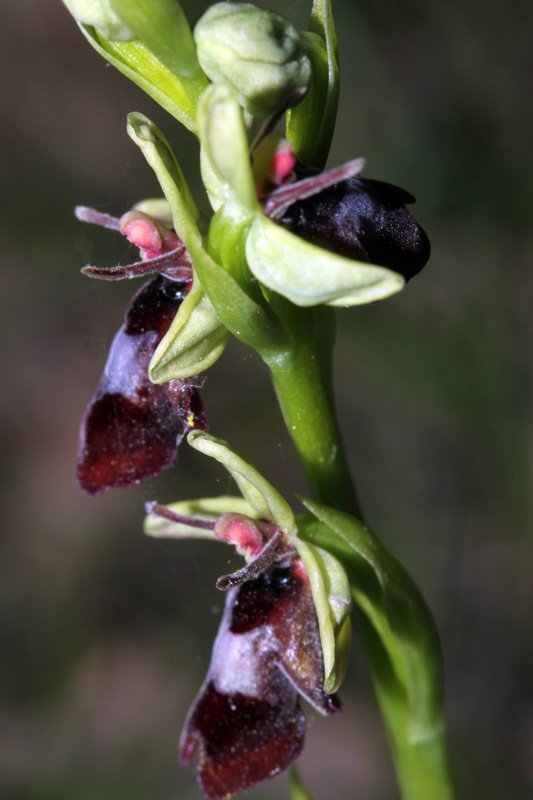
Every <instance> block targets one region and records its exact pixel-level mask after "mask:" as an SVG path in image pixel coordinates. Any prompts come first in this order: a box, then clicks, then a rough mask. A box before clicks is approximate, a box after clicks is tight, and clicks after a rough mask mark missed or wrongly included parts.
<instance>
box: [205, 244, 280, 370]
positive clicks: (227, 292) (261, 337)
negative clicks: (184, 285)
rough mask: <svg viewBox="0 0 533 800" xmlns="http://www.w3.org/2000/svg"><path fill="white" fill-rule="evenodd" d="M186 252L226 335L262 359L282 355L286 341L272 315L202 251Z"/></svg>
mask: <svg viewBox="0 0 533 800" xmlns="http://www.w3.org/2000/svg"><path fill="white" fill-rule="evenodd" d="M189 252H190V255H191V258H192V260H193V263H194V266H195V268H196V271H197V273H198V276H199V278H200V281H201V283H202V286H203V287H204V290H205V292H206V294H207V296H208V297H209V299H210V301H211V303H212V304H213V306H214V308H215V310H216V312H217V314H218V315H219V317H220V320H221V322H222V323H223V324H224V325H225V326H226V328H227V329H228V330H229V331H230V333H232V334H233V336H235V338H236V339H239V341H241V342H242V343H243V344H245V345H247V346H248V347H251V348H252V349H253V350H256V351H257V352H258V353H260V354H261V356H263V357H264V358H265V359H267V358H274V357H275V355H276V354H277V353H279V352H280V351H283V350H284V349H285V348H286V347H287V337H286V335H285V333H284V331H283V329H282V327H281V325H280V324H279V322H278V321H277V319H275V317H274V316H273V314H270V313H268V312H267V310H266V309H265V308H264V307H263V306H262V305H260V304H259V303H256V302H255V301H254V300H252V298H251V297H250V296H249V295H248V294H247V293H246V292H245V291H244V290H243V289H242V288H241V287H240V286H239V284H238V283H237V281H236V280H235V278H234V277H233V276H232V275H230V273H229V272H227V270H225V269H224V267H222V266H220V264H218V263H217V262H216V261H215V260H214V259H213V258H211V256H210V255H209V254H208V253H206V252H205V250H204V249H202V248H200V247H197V246H195V247H194V248H192V249H191V248H189Z"/></svg>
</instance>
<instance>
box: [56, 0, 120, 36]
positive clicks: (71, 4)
mask: <svg viewBox="0 0 533 800" xmlns="http://www.w3.org/2000/svg"><path fill="white" fill-rule="evenodd" d="M63 2H64V4H65V5H66V7H67V8H68V10H69V11H70V13H71V14H72V16H73V17H74V19H75V20H76V21H77V22H81V23H82V24H83V25H92V26H93V27H94V28H96V30H97V31H98V33H101V34H102V36H104V37H105V38H106V39H112V40H119V41H128V40H129V39H134V38H135V32H134V31H133V30H132V29H131V28H130V27H129V26H128V25H126V24H125V23H124V22H122V20H121V18H120V17H119V15H118V14H117V13H116V12H115V11H114V10H113V7H112V5H111V0H63Z"/></svg>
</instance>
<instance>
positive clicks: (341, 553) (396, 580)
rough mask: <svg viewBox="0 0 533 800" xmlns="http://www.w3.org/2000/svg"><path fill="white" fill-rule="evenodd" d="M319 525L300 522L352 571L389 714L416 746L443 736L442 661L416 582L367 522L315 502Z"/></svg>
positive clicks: (305, 533) (303, 531)
mask: <svg viewBox="0 0 533 800" xmlns="http://www.w3.org/2000/svg"><path fill="white" fill-rule="evenodd" d="M302 502H303V504H304V505H305V507H306V508H307V509H308V510H309V511H310V512H311V513H312V514H313V515H314V516H315V517H316V518H317V520H319V521H318V522H308V523H307V524H300V525H299V532H300V536H301V537H302V538H303V539H305V541H307V542H310V543H313V544H315V545H318V546H320V547H322V548H324V549H327V550H328V551H329V552H330V553H332V554H333V555H335V556H336V557H337V558H338V559H339V560H340V561H341V562H342V564H343V566H344V567H345V568H346V571H347V573H348V577H349V580H350V584H351V588H352V595H353V599H354V603H355V605H356V606H357V607H358V608H359V610H360V611H361V612H362V614H363V615H364V618H365V619H366V620H367V622H368V624H369V625H370V626H371V628H372V631H373V641H375V642H376V643H378V644H379V646H378V645H377V644H375V645H374V646H373V653H374V658H375V663H374V664H373V676H374V679H375V680H376V688H377V691H378V694H379V695H380V699H381V701H382V702H383V704H384V705H385V706H387V708H388V717H389V720H390V721H391V724H392V725H393V726H394V727H395V728H396V729H398V728H399V729H401V730H403V734H402V735H403V736H404V737H406V738H407V740H408V741H409V742H411V743H412V744H415V743H417V742H424V741H428V740H431V739H432V738H433V737H437V736H439V735H440V734H441V733H442V726H443V723H442V709H441V701H442V698H441V693H442V656H441V650H440V643H439V639H438V634H437V631H436V628H435V624H434V622H433V619H432V617H431V614H430V612H429V610H428V608H427V605H426V603H425V602H424V600H423V598H422V596H421V594H420V592H419V591H418V589H417V587H416V585H415V584H414V582H413V580H412V579H411V577H410V576H409V575H408V574H407V572H406V571H405V570H404V568H403V567H402V566H401V565H400V564H399V563H398V562H397V561H396V559H395V558H394V557H393V556H392V555H391V554H390V553H389V552H388V551H387V550H386V548H385V547H384V546H383V545H382V544H381V542H380V541H379V539H378V538H377V537H376V536H375V535H374V534H373V533H372V532H371V531H370V530H368V528H366V527H365V526H364V525H363V523H362V522H360V521H359V520H357V519H355V518H354V517H351V516H349V515H348V514H345V513H343V512H341V511H338V510H336V509H333V508H329V507H327V506H323V505H320V504H318V503H315V502H313V501H311V500H302Z"/></svg>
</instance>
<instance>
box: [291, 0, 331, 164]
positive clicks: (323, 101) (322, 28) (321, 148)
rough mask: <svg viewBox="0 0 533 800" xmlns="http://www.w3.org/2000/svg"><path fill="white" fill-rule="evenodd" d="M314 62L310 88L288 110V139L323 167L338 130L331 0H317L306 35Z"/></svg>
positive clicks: (303, 158) (307, 160) (307, 161)
mask: <svg viewBox="0 0 533 800" xmlns="http://www.w3.org/2000/svg"><path fill="white" fill-rule="evenodd" d="M303 37H304V40H305V43H306V45H307V54H308V56H309V58H310V61H311V68H312V78H311V83H310V88H309V90H308V92H307V95H306V96H305V98H304V100H303V101H302V103H300V104H299V105H297V106H296V107H295V108H292V109H290V110H289V111H288V113H287V133H286V135H287V138H288V140H289V141H290V142H291V144H292V145H293V148H294V152H295V153H296V155H297V156H298V158H299V159H300V160H301V161H302V162H303V163H304V164H307V165H308V166H313V167H318V168H319V169H322V168H323V167H324V165H325V163H326V160H327V157H328V153H329V148H330V146H331V140H332V138H333V133H334V129H335V120H336V117H337V106H338V102H339V61H338V53H337V37H336V34H335V24H334V21H333V12H332V9H331V2H330V0H314V2H313V9H312V11H311V20H310V24H309V33H307V34H303Z"/></svg>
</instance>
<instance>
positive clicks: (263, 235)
mask: <svg viewBox="0 0 533 800" xmlns="http://www.w3.org/2000/svg"><path fill="white" fill-rule="evenodd" d="M246 256H247V259H248V264H249V266H250V269H251V271H252V272H253V274H254V275H255V277H256V278H257V279H258V280H259V281H261V283H263V284H264V285H265V286H267V287H268V288H269V289H272V290H273V291H275V292H278V294H281V295H283V296H284V297H286V298H287V299H288V300H291V302H293V303H294V304H295V305H297V306H314V305H319V304H322V303H324V304H326V305H330V306H355V305H362V304H363V303H373V302H375V301H376V300H382V299H384V298H385V297H389V296H390V295H392V294H395V293H396V292H399V291H400V289H402V288H403V286H404V283H405V281H404V279H403V277H402V276H401V275H399V274H398V273H396V272H392V270H390V269H386V268H385V267H378V266H375V265H374V264H366V263H363V262H361V261H355V260H352V259H349V258H345V257H344V256H339V255H337V254H335V253H330V252H329V251H328V250H326V249H324V248H322V247H317V246H316V245H314V244H310V243H309V242H307V241H305V240H304V239H301V238H300V237H299V236H296V235H295V234H293V233H291V232H290V231H288V230H286V229H285V228H282V227H281V226H280V225H277V224H276V223H275V222H272V220H269V219H267V218H266V217H265V216H262V215H258V216H257V217H255V219H254V221H253V222H252V225H251V226H250V232H249V234H248V238H247V240H246Z"/></svg>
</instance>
